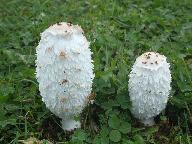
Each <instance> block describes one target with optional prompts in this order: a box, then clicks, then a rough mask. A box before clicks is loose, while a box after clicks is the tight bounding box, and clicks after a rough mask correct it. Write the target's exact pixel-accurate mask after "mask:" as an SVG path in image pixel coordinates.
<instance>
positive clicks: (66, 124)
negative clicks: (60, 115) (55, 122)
mask: <svg viewBox="0 0 192 144" xmlns="http://www.w3.org/2000/svg"><path fill="white" fill-rule="evenodd" d="M61 124H62V128H63V130H66V131H72V130H74V129H76V128H80V127H81V123H80V122H79V121H76V120H73V119H62V121H61Z"/></svg>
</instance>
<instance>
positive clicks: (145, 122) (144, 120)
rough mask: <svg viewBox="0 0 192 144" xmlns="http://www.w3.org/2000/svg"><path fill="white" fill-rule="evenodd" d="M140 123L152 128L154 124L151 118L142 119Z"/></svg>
mask: <svg viewBox="0 0 192 144" xmlns="http://www.w3.org/2000/svg"><path fill="white" fill-rule="evenodd" d="M141 123H143V124H144V125H145V126H153V125H154V124H155V122H154V119H153V118H149V119H143V120H141Z"/></svg>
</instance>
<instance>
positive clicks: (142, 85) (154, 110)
mask: <svg viewBox="0 0 192 144" xmlns="http://www.w3.org/2000/svg"><path fill="white" fill-rule="evenodd" d="M169 67H170V65H169V63H167V61H166V57H165V56H163V55H160V54H159V53H155V52H147V53H144V54H142V55H141V56H140V57H138V58H137V59H136V62H135V63H134V65H133V67H132V71H131V73H130V75H129V84H128V87H129V96H130V99H131V102H132V113H133V115H134V116H135V117H136V118H138V119H139V120H140V121H141V122H142V123H144V125H148V126H151V125H153V124H154V120H153V118H154V117H155V116H156V115H158V114H159V113H160V112H161V111H162V110H163V109H165V107H166V105H167V101H168V97H169V93H170V90H171V86H170V83H171V73H170V70H169Z"/></svg>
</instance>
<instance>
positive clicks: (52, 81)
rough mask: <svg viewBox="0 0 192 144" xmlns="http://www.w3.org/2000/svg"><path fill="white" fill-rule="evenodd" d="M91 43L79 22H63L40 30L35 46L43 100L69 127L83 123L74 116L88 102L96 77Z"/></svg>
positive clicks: (37, 75)
mask: <svg viewBox="0 0 192 144" xmlns="http://www.w3.org/2000/svg"><path fill="white" fill-rule="evenodd" d="M89 44H90V43H89V42H88V41H87V39H86V37H85V36H84V35H83V30H82V29H81V27H80V26H78V25H72V24H71V23H70V24H69V23H65V22H61V23H57V24H54V25H52V26H50V27H49V28H48V29H46V30H45V31H44V32H43V33H42V34H41V40H40V42H39V45H38V46H37V49H36V53H37V60H36V78H37V81H38V83H39V91H40V95H41V96H42V101H43V102H44V103H45V105H46V107H47V108H48V109H49V110H50V111H51V112H52V113H54V114H55V115H57V116H58V117H60V118H61V119H62V122H61V123H62V128H63V129H64V130H67V131H71V130H73V129H75V128H79V127H80V126H81V123H80V121H78V120H75V117H77V116H79V114H80V113H81V112H82V110H83V108H84V107H85V106H86V105H87V104H88V103H89V99H88V97H89V95H90V94H91V90H92V82H93V78H94V73H93V64H92V59H91V54H92V52H91V51H90V48H89ZM79 69H80V70H79Z"/></svg>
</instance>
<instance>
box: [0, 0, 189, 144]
mask: <svg viewBox="0 0 192 144" xmlns="http://www.w3.org/2000/svg"><path fill="white" fill-rule="evenodd" d="M191 13H192V1H191V0H184V1H181V0H169V1H167V0H136V1H133V0H106V1H101V0H89V1H88V0H87V1H83V0H79V1H77V0H64V1H62V0H56V1H52V0H46V1H44V0H35V1H30V0H25V1H23V0H10V1H7V0H1V3H0V34H1V38H0V143H18V142H19V140H23V139H27V138H30V137H36V138H37V139H40V140H41V139H48V140H49V141H53V142H55V143H58V142H60V143H69V144H76V143H78V144H81V143H82V144H84V143H88V144H89V143H94V144H113V143H120V144H144V143H146V144H148V143H149V144H162V143H165V144H177V143H180V144H190V143H192V135H191V130H192V129H191V127H192V122H191V120H192V114H191V113H192V112H191V111H192V41H191V40H192V16H191ZM59 21H71V22H73V23H74V24H79V25H81V26H82V28H83V29H84V30H85V34H86V37H87V38H88V39H89V41H91V49H92V51H93V53H94V54H93V59H94V66H95V68H94V71H95V75H96V77H95V79H94V86H93V91H94V92H95V93H96V101H95V104H94V105H92V106H89V107H88V108H87V109H85V112H84V113H83V114H82V116H81V120H82V129H79V130H77V131H75V132H74V134H72V133H65V132H63V130H62V129H61V127H60V124H59V119H58V118H56V117H55V116H54V115H53V114H51V113H50V112H49V111H48V110H47V109H46V107H45V105H44V104H43V103H42V101H41V97H40V94H39V91H38V83H37V82H36V79H35V74H34V73H35V58H36V56H35V47H36V46H37V44H38V41H39V39H40V33H41V32H42V31H43V30H44V29H46V28H47V27H48V26H49V25H51V24H54V23H56V22H59ZM146 51H157V52H159V53H161V54H164V55H165V56H167V59H168V61H169V62H170V64H171V71H172V78H173V81H172V91H171V99H170V101H169V103H168V106H167V109H166V110H165V111H164V112H163V113H162V114H161V115H160V118H158V117H157V120H156V122H157V125H156V126H154V127H151V128H144V127H143V126H142V125H140V124H139V122H138V121H137V120H135V119H134V118H133V117H132V115H131V114H130V107H131V103H130V101H129V96H128V89H127V84H128V74H129V72H130V70H131V66H132V65H133V63H134V61H135V59H136V57H138V56H139V55H140V54H142V53H143V52H146Z"/></svg>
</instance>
